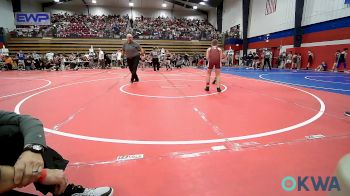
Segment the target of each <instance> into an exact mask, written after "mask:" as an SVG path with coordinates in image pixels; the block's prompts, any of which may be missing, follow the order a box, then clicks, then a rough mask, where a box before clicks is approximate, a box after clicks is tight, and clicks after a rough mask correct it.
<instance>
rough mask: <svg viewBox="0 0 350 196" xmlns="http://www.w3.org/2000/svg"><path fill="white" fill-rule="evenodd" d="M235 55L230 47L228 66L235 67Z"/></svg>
mask: <svg viewBox="0 0 350 196" xmlns="http://www.w3.org/2000/svg"><path fill="white" fill-rule="evenodd" d="M233 55H234V51H233V50H232V48H231V46H230V49H229V50H228V52H227V61H228V66H232V65H233Z"/></svg>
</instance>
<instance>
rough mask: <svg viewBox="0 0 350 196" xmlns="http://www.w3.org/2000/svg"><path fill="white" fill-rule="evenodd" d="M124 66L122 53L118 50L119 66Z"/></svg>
mask: <svg viewBox="0 0 350 196" xmlns="http://www.w3.org/2000/svg"><path fill="white" fill-rule="evenodd" d="M122 65H123V59H122V51H121V50H118V51H117V66H122Z"/></svg>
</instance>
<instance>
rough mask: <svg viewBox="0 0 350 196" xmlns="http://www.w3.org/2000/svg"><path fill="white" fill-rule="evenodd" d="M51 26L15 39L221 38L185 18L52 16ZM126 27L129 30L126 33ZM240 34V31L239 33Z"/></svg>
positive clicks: (211, 29) (205, 24) (18, 31)
mask: <svg viewBox="0 0 350 196" xmlns="http://www.w3.org/2000/svg"><path fill="white" fill-rule="evenodd" d="M51 23H52V25H51V26H43V27H40V28H35V27H29V28H17V29H16V30H15V31H13V32H11V35H12V36H15V37H42V36H43V34H45V36H53V37H61V38H125V37H126V34H127V33H132V34H134V35H135V38H139V39H175V40H194V39H195V40H211V39H219V38H220V34H219V33H218V32H217V31H216V30H215V28H214V27H213V26H212V25H211V24H210V23H209V22H208V21H205V20H198V19H193V20H191V19H185V18H169V17H167V18H163V17H157V18H146V17H143V16H142V17H138V18H136V19H135V20H133V19H129V16H127V15H126V16H123V17H120V16H119V15H118V16H116V15H107V16H106V15H102V16H92V15H77V14H74V15H68V14H53V15H52V16H51ZM128 24H130V25H129V29H128ZM238 32H239V31H238Z"/></svg>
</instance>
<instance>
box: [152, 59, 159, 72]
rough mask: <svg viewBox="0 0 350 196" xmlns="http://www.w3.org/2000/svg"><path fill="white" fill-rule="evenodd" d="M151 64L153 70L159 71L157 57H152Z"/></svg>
mask: <svg viewBox="0 0 350 196" xmlns="http://www.w3.org/2000/svg"><path fill="white" fill-rule="evenodd" d="M152 65H153V70H154V71H159V68H160V63H159V59H158V58H153V59H152ZM156 68H157V69H156Z"/></svg>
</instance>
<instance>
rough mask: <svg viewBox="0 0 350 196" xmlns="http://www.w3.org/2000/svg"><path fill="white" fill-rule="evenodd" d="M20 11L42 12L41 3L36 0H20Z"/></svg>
mask: <svg viewBox="0 0 350 196" xmlns="http://www.w3.org/2000/svg"><path fill="white" fill-rule="evenodd" d="M21 9H22V12H42V11H43V10H42V7H41V3H40V2H38V1H37V0H21Z"/></svg>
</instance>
